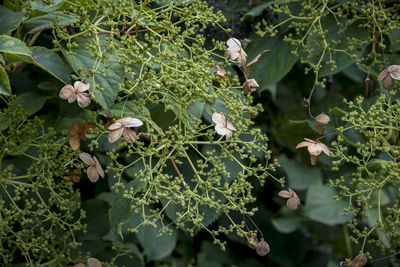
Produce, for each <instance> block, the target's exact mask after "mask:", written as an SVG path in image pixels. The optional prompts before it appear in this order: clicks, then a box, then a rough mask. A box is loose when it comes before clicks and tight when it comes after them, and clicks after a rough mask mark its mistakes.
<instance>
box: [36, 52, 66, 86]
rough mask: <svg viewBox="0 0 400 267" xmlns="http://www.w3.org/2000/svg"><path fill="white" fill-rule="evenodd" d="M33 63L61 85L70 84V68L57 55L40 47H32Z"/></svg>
mask: <svg viewBox="0 0 400 267" xmlns="http://www.w3.org/2000/svg"><path fill="white" fill-rule="evenodd" d="M32 53H33V62H34V64H35V65H37V66H38V67H40V68H41V69H43V70H45V71H46V72H48V73H50V74H51V75H53V76H54V77H56V78H57V79H59V80H60V81H62V82H63V83H66V84H68V83H70V81H71V80H70V77H69V75H70V73H71V71H72V70H71V68H70V67H69V66H68V65H67V64H66V63H65V62H64V61H63V60H62V59H61V57H60V56H59V55H57V53H55V52H53V51H51V50H49V49H47V48H45V47H41V46H35V47H32Z"/></svg>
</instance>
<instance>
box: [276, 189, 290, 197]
mask: <svg viewBox="0 0 400 267" xmlns="http://www.w3.org/2000/svg"><path fill="white" fill-rule="evenodd" d="M278 196H280V197H283V198H290V197H292V195H291V194H290V193H289V191H287V190H282V191H280V192H279V193H278Z"/></svg>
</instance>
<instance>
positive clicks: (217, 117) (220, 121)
mask: <svg viewBox="0 0 400 267" xmlns="http://www.w3.org/2000/svg"><path fill="white" fill-rule="evenodd" d="M212 121H213V122H214V123H215V124H217V125H220V126H224V127H225V125H226V121H225V116H224V115H222V114H221V113H213V114H212Z"/></svg>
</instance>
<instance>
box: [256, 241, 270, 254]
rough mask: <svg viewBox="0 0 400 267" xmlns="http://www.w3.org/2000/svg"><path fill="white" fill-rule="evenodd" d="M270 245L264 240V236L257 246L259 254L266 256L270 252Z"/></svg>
mask: <svg viewBox="0 0 400 267" xmlns="http://www.w3.org/2000/svg"><path fill="white" fill-rule="evenodd" d="M269 251H270V249H269V245H268V243H267V242H265V241H264V238H261V240H260V242H259V243H258V245H257V246H256V252H257V254H258V255H259V256H265V255H267V254H268V253H269Z"/></svg>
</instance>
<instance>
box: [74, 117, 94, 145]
mask: <svg viewBox="0 0 400 267" xmlns="http://www.w3.org/2000/svg"><path fill="white" fill-rule="evenodd" d="M90 129H94V126H93V125H92V124H90V123H83V124H81V125H80V126H78V124H77V123H74V124H72V125H71V127H69V130H68V136H69V137H70V138H69V145H70V146H71V148H72V149H73V150H77V149H78V148H79V147H80V145H81V140H83V141H85V140H86V134H88V133H90Z"/></svg>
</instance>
